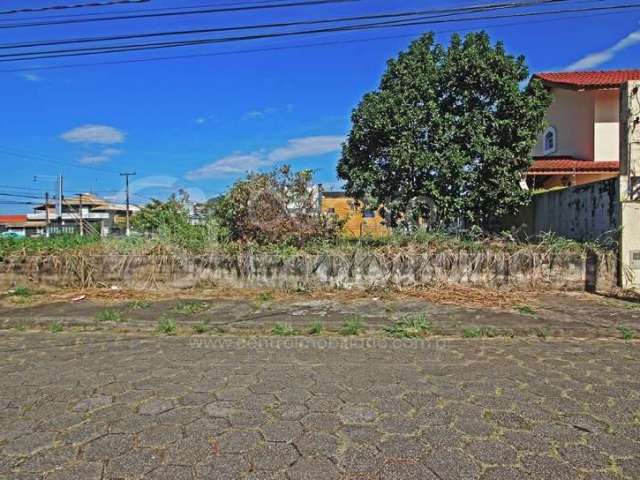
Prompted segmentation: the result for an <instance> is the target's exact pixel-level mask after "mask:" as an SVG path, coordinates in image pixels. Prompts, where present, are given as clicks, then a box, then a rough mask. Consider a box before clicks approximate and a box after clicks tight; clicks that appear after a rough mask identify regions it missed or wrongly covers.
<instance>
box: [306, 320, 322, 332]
mask: <svg viewBox="0 0 640 480" xmlns="http://www.w3.org/2000/svg"><path fill="white" fill-rule="evenodd" d="M323 330H324V325H323V324H322V322H321V321H319V320H316V321H314V322H311V325H310V326H309V334H310V335H320V334H321V333H322V331H323Z"/></svg>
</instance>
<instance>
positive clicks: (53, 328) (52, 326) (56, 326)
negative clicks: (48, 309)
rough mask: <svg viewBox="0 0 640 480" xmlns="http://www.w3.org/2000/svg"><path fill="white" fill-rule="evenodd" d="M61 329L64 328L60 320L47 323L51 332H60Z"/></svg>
mask: <svg viewBox="0 0 640 480" xmlns="http://www.w3.org/2000/svg"><path fill="white" fill-rule="evenodd" d="M63 330H64V327H63V326H62V324H61V323H60V322H52V323H51V324H50V325H49V331H50V332H51V333H60V332H61V331H63Z"/></svg>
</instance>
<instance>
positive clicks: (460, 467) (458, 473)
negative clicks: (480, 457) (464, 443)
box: [424, 449, 480, 480]
mask: <svg viewBox="0 0 640 480" xmlns="http://www.w3.org/2000/svg"><path fill="white" fill-rule="evenodd" d="M424 463H425V465H427V466H428V467H429V468H430V469H431V471H433V472H434V473H435V474H436V475H437V476H438V478H446V479H447V480H469V479H474V478H478V477H479V476H480V465H479V464H478V463H477V462H476V461H475V460H474V459H472V458H471V457H469V456H468V455H467V454H465V453H464V451H463V450H457V449H456V450H453V449H451V450H450V449H439V450H435V451H434V452H432V453H431V454H429V455H427V456H426V457H425V459H424Z"/></svg>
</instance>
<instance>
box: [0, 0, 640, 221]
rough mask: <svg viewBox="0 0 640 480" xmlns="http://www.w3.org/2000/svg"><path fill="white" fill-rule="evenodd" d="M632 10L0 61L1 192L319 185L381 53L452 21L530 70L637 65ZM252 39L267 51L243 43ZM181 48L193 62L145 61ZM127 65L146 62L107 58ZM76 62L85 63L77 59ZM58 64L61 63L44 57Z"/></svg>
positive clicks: (156, 192)
mask: <svg viewBox="0 0 640 480" xmlns="http://www.w3.org/2000/svg"><path fill="white" fill-rule="evenodd" d="M64 3H82V0H74V1H72V2H65V0H37V1H36V0H30V1H18V0H9V1H4V2H2V5H1V6H0V10H8V9H11V8H12V7H16V8H17V7H21V8H22V7H24V6H25V5H28V6H38V5H43V4H44V5H55V4H64ZM231 3H233V4H249V5H253V4H256V3H259V2H250V1H249V0H217V1H216V0H189V1H180V2H179V1H178V0H151V1H150V2H147V3H144V4H140V5H131V6H110V7H103V8H91V9H89V8H87V9H83V10H73V11H71V10H69V11H55V12H42V13H23V14H11V15H9V14H6V15H1V14H0V27H3V26H5V27H6V26H7V25H11V24H13V23H14V22H15V23H19V22H25V21H29V20H33V19H38V18H43V17H49V19H51V18H52V16H56V15H63V14H65V15H67V14H73V15H77V14H79V13H83V14H85V13H87V14H88V13H91V14H94V13H106V12H108V13H114V12H117V13H120V12H128V11H134V10H135V11H140V10H143V9H152V8H153V9H157V8H165V7H175V6H182V7H184V6H187V5H193V6H199V5H209V6H210V5H226V4H231ZM483 3H493V2H481V1H460V0H458V1H430V2H424V1H419V0H407V1H403V0H395V1H393V2H389V1H388V0H387V1H385V0H358V1H353V2H347V3H344V4H337V5H336V4H330V5H319V6H313V7H310V6H306V7H300V8H287V9H274V10H256V11H251V12H246V11H245V12H235V13H225V14H203V15H198V16H195V17H194V16H183V17H171V18H160V19H158V18H154V19H147V20H135V21H123V22H96V23H91V24H72V25H62V26H47V27H21V28H0V44H4V45H6V44H11V43H18V42H31V41H42V40H57V39H65V38H69V37H84V36H99V35H115V34H129V33H133V32H135V33H140V32H158V31H167V30H178V29H193V28H211V27H219V26H234V25H241V24H242V25H248V24H256V23H270V22H284V21H296V20H306V19H319V18H333V17H342V16H353V15H367V14H373V13H380V12H391V11H408V10H414V9H425V8H435V7H443V8H444V7H450V6H461V5H477V4H483ZM567 3H568V4H570V8H585V7H588V6H593V5H596V4H606V5H615V4H620V3H623V2H617V1H610V0H605V1H603V2H595V1H590V2H589V1H586V0H581V1H579V0H572V1H569V2H567ZM626 3H628V2H626ZM554 8H561V7H557V6H556V7H554ZM564 8H569V6H565V7H564ZM66 18H81V17H66ZM639 20H640V9H636V10H631V11H626V12H624V13H622V14H615V15H612V14H609V15H599V16H596V15H584V14H581V15H577V14H572V15H569V16H567V17H565V18H563V19H562V20H558V19H553V17H536V18H528V19H501V20H478V21H473V22H465V23H454V24H441V25H434V26H429V25H427V26H419V27H404V28H397V29H386V30H372V31H364V32H349V33H331V34H323V35H315V36H309V37H297V38H296V37H294V38H280V39H267V40H259V41H252V42H242V43H232V44H225V45H218V46H198V47H182V48H176V49H166V50H160V51H151V52H143V53H137V52H135V53H117V54H110V55H102V56H87V57H77V58H63V59H55V60H42V59H41V60H29V61H21V62H0V63H1V64H0V92H1V93H0V98H1V99H2V102H1V105H2V108H1V110H0V111H1V112H2V115H0V161H1V162H2V166H3V169H2V171H3V175H2V178H1V179H0V185H2V186H1V187H0V192H4V193H19V192H24V193H25V194H27V193H28V194H29V195H31V196H38V195H41V194H43V193H44V191H46V190H49V191H52V192H53V180H52V178H51V177H52V176H55V175H57V174H63V175H64V177H65V191H66V193H67V194H72V193H78V192H85V191H89V190H92V191H96V192H98V193H99V194H102V195H104V196H112V195H116V194H118V192H120V191H121V189H122V185H123V179H122V178H121V177H120V175H119V172H121V171H135V172H136V173H137V176H136V177H134V178H133V186H134V190H135V195H136V196H135V197H134V200H135V201H137V202H139V203H142V202H144V201H145V200H146V199H148V197H151V196H163V195H166V194H167V193H168V192H171V191H176V190H177V189H178V188H185V189H188V190H189V191H191V192H192V194H193V195H194V196H195V197H196V198H206V197H208V196H211V195H215V194H218V193H220V192H223V191H224V190H225V189H226V188H227V187H228V186H229V185H230V184H231V183H233V181H234V180H235V179H237V178H238V177H239V176H242V174H243V172H245V171H247V170H253V169H268V168H271V167H272V166H274V165H280V164H282V163H290V164H292V165H294V166H295V167H296V168H313V169H314V170H316V178H317V180H318V181H319V182H322V183H325V184H331V183H333V182H336V175H335V166H336V162H337V159H338V158H339V148H340V144H341V142H342V140H343V138H344V136H345V135H346V134H347V133H348V131H349V124H350V120H349V115H350V112H351V110H352V109H353V108H354V107H355V106H356V105H357V103H358V101H359V100H360V98H361V97H362V95H363V94H364V93H366V92H367V91H369V90H371V89H373V88H375V87H376V86H377V84H378V81H379V78H380V75H381V74H382V72H383V71H384V68H385V62H386V60H387V59H388V58H390V57H392V56H394V55H396V54H397V52H398V51H399V50H401V49H402V48H404V47H405V46H406V45H407V44H408V43H409V42H410V41H411V39H412V38H415V37H416V36H418V35H419V34H420V33H421V32H425V31H429V30H434V31H436V32H440V33H438V35H437V37H438V40H439V41H441V42H447V41H448V38H449V35H450V34H451V31H452V30H459V31H460V32H461V33H466V32H467V31H469V30H471V29H479V28H484V29H486V30H487V31H488V32H489V33H490V34H491V36H492V38H493V39H495V40H498V39H500V40H503V41H504V42H505V44H506V47H507V49H508V51H509V52H510V53H513V54H524V55H525V56H526V58H527V61H528V63H529V65H530V66H531V70H532V72H534V71H541V70H562V69H567V68H575V69H608V68H630V67H638V66H640V62H638V60H637V58H638V55H637V54H638V47H639V45H638V44H639V43H640V26H639V23H638V21H639ZM319 44H324V45H319ZM0 46H1V45H0ZM47 48H51V47H47ZM254 49H260V50H261V51H259V52H256V51H254V52H246V50H254ZM185 55H186V56H188V55H191V57H190V58H182V59H171V60H162V61H146V60H147V59H149V58H157V57H167V56H185ZM121 60H145V61H141V62H133V63H119V64H108V65H104V64H102V63H105V62H114V61H115V62H118V61H121ZM70 64H74V65H77V64H81V66H76V67H73V68H71V67H68V65H70ZM87 64H92V65H87ZM101 64H102V65H101ZM59 66H65V68H51V67H59ZM34 176H36V177H37V180H36V181H35V182H34ZM9 187H20V188H21V189H11V188H9ZM5 199H6V200H5ZM10 199H11V200H13V199H15V200H16V201H20V198H18V197H3V198H2V201H4V203H1V204H0V212H2V213H8V212H14V211H15V212H18V211H27V210H29V209H30V207H29V206H26V205H12V204H7V201H8V200H10ZM25 200H26V199H25ZM29 201H31V200H29Z"/></svg>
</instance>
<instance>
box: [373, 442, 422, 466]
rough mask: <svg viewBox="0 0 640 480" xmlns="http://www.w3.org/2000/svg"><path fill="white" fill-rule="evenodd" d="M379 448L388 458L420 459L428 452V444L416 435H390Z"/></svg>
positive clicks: (395, 459)
mask: <svg viewBox="0 0 640 480" xmlns="http://www.w3.org/2000/svg"><path fill="white" fill-rule="evenodd" d="M378 450H380V452H381V453H382V455H383V456H384V457H385V459H387V460H393V461H398V460H413V461H416V462H417V461H418V460H419V459H420V458H422V457H423V456H424V455H425V454H426V453H427V452H428V448H427V446H426V445H425V444H424V443H423V442H421V441H420V440H419V439H418V438H416V437H407V436H404V435H389V436H387V437H385V439H384V441H383V442H382V443H380V444H379V445H378Z"/></svg>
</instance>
